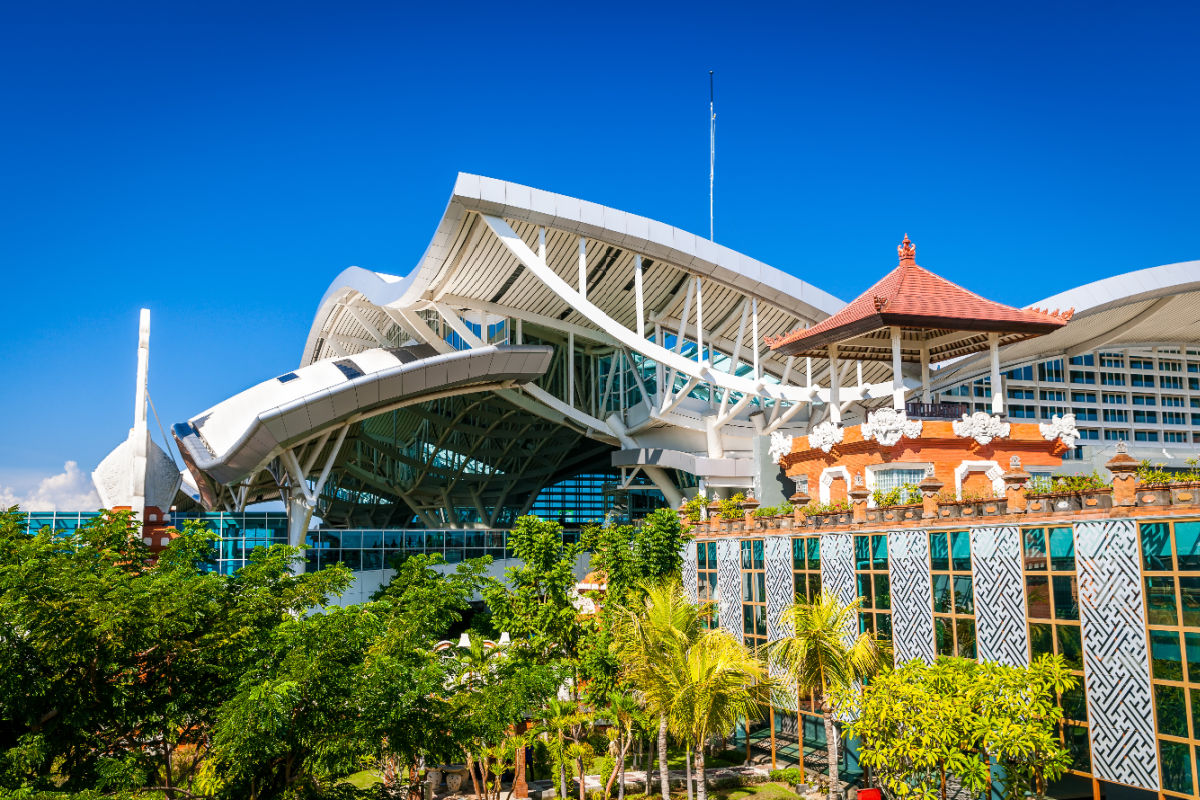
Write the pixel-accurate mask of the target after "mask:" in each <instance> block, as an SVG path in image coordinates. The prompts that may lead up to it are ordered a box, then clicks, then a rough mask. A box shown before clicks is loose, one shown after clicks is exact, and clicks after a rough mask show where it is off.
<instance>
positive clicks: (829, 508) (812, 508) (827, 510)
mask: <svg viewBox="0 0 1200 800" xmlns="http://www.w3.org/2000/svg"><path fill="white" fill-rule="evenodd" d="M849 510H850V501H849V500H839V501H838V502H836V503H809V504H808V505H806V506H805V507H804V508H802V509H800V511H801V513H803V514H804V516H806V517H811V516H814V515H816V514H833V513H835V512H842V511H849Z"/></svg>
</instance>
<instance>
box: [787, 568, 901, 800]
mask: <svg viewBox="0 0 1200 800" xmlns="http://www.w3.org/2000/svg"><path fill="white" fill-rule="evenodd" d="M861 607H862V599H861V598H860V599H858V600H855V601H854V602H852V603H850V604H848V605H843V604H842V602H841V601H840V600H838V598H837V597H836V596H835V595H833V594H831V593H829V592H827V591H823V592H821V595H820V596H819V597H817V598H816V599H815V600H813V602H811V603H797V604H796V605H794V606H791V607H790V608H788V609H787V610H785V611H784V612H783V625H784V628H785V630H790V631H792V633H790V634H789V635H787V636H784V637H783V638H781V639H777V640H775V641H773V642H770V643H768V644H767V654H768V657H769V659H770V660H771V661H772V662H774V663H776V664H778V665H780V666H781V667H782V668H783V669H784V671H785V672H786V673H787V676H788V677H789V678H790V679H791V680H792V681H793V682H794V684H795V687H796V691H797V692H799V693H800V694H808V693H811V692H816V693H818V694H819V696H820V698H821V712H822V714H823V716H824V718H825V741H826V744H827V745H828V763H829V787H830V794H831V796H832V795H833V794H834V793H835V792H836V787H837V785H838V780H837V774H838V771H837V730H836V728H835V727H834V720H833V705H832V703H831V702H830V698H831V696H832V693H833V692H835V691H837V690H839V689H843V688H845V687H848V686H850V685H852V684H853V683H854V682H855V681H861V680H863V679H864V678H868V677H870V676H871V675H872V674H874V673H875V672H877V671H878V670H879V667H880V665H881V664H882V663H883V658H884V651H883V649H882V648H881V647H880V644H879V643H878V642H877V641H876V640H875V637H874V636H873V635H871V634H870V633H860V634H858V635H857V636H855V635H853V634H852V633H851V631H852V630H853V629H854V623H855V620H856V616H855V615H856V614H857V613H858V610H859V609H860V608H861ZM800 763H801V764H803V763H804V734H803V732H801V735H800Z"/></svg>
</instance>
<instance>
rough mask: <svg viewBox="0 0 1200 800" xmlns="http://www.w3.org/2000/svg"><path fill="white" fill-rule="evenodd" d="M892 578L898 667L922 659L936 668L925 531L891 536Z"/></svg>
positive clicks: (890, 569)
mask: <svg viewBox="0 0 1200 800" xmlns="http://www.w3.org/2000/svg"><path fill="white" fill-rule="evenodd" d="M888 578H889V580H890V582H891V591H892V646H893V647H894V648H895V651H896V663H897V664H903V663H904V662H906V661H910V660H912V659H914V658H919V659H921V660H922V661H924V662H925V663H926V664H932V663H933V660H934V659H935V658H936V657H937V650H936V647H935V645H934V640H933V589H932V588H931V586H930V578H929V534H928V533H927V532H925V531H923V530H917V531H893V532H891V533H889V534H888Z"/></svg>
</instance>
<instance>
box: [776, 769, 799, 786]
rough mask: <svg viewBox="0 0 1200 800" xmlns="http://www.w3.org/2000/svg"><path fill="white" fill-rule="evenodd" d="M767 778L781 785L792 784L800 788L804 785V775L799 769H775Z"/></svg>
mask: <svg viewBox="0 0 1200 800" xmlns="http://www.w3.org/2000/svg"><path fill="white" fill-rule="evenodd" d="M767 776H768V777H769V778H770V779H771V780H773V781H778V782H779V783H790V784H791V785H793V786H799V785H800V784H801V783H804V774H803V773H801V772H800V768H799V767H788V768H787V769H773V770H771V771H770V772H769V773H767Z"/></svg>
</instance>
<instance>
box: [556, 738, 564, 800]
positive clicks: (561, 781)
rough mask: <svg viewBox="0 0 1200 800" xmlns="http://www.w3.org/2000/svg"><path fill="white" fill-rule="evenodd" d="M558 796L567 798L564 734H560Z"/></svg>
mask: <svg viewBox="0 0 1200 800" xmlns="http://www.w3.org/2000/svg"><path fill="white" fill-rule="evenodd" d="M555 760H556V761H558V796H559V797H561V798H562V800H567V748H566V743H565V742H563V737H562V734H561V733H560V734H559V735H558V758H557V759H555Z"/></svg>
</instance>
